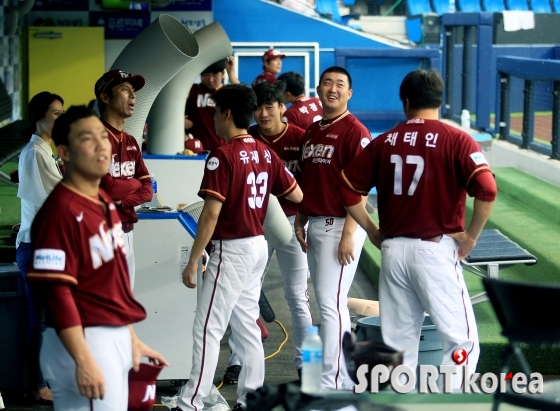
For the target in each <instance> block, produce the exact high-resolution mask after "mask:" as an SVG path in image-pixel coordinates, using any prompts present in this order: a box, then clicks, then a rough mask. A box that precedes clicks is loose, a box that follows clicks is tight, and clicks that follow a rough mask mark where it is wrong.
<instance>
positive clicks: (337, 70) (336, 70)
mask: <svg viewBox="0 0 560 411" xmlns="http://www.w3.org/2000/svg"><path fill="white" fill-rule="evenodd" d="M327 73H338V74H344V75H345V76H346V77H347V78H348V88H349V89H351V88H352V76H351V75H350V73H348V70H346V69H345V68H344V67H340V66H332V67H329V68H328V69H326V70H325V71H323V72H322V73H321V77H320V78H319V84H321V83H322V82H323V77H325V74H327Z"/></svg>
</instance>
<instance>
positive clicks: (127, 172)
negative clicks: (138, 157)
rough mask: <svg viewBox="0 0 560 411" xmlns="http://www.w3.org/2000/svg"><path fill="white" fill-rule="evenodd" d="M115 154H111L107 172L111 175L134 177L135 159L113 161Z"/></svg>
mask: <svg viewBox="0 0 560 411" xmlns="http://www.w3.org/2000/svg"><path fill="white" fill-rule="evenodd" d="M115 156H116V154H113V155H112V156H111V167H110V168H109V174H111V176H113V177H134V172H135V169H136V161H123V162H122V163H121V162H119V161H115Z"/></svg>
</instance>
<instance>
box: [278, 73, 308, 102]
mask: <svg viewBox="0 0 560 411" xmlns="http://www.w3.org/2000/svg"><path fill="white" fill-rule="evenodd" d="M278 81H281V82H283V83H284V84H285V86H284V92H285V93H290V94H291V95H292V96H294V97H299V96H301V95H302V94H304V93H305V80H304V78H303V76H302V75H301V74H299V73H296V72H295V71H288V72H287V73H283V74H280V76H278Z"/></svg>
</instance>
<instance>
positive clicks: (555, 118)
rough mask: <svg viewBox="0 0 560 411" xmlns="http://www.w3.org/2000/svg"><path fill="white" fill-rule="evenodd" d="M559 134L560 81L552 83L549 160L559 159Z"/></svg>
mask: <svg viewBox="0 0 560 411" xmlns="http://www.w3.org/2000/svg"><path fill="white" fill-rule="evenodd" d="M559 133H560V81H555V82H554V90H553V91H552V140H551V141H550V146H551V147H550V148H551V153H550V158H553V159H556V160H558V159H560V152H559V151H558V137H559V136H558V134H559Z"/></svg>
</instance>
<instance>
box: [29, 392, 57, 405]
mask: <svg viewBox="0 0 560 411" xmlns="http://www.w3.org/2000/svg"><path fill="white" fill-rule="evenodd" d="M33 401H34V402H35V404H37V405H50V406H52V405H54V403H53V402H52V400H46V399H44V398H41V397H39V396H38V395H37V394H33Z"/></svg>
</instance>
